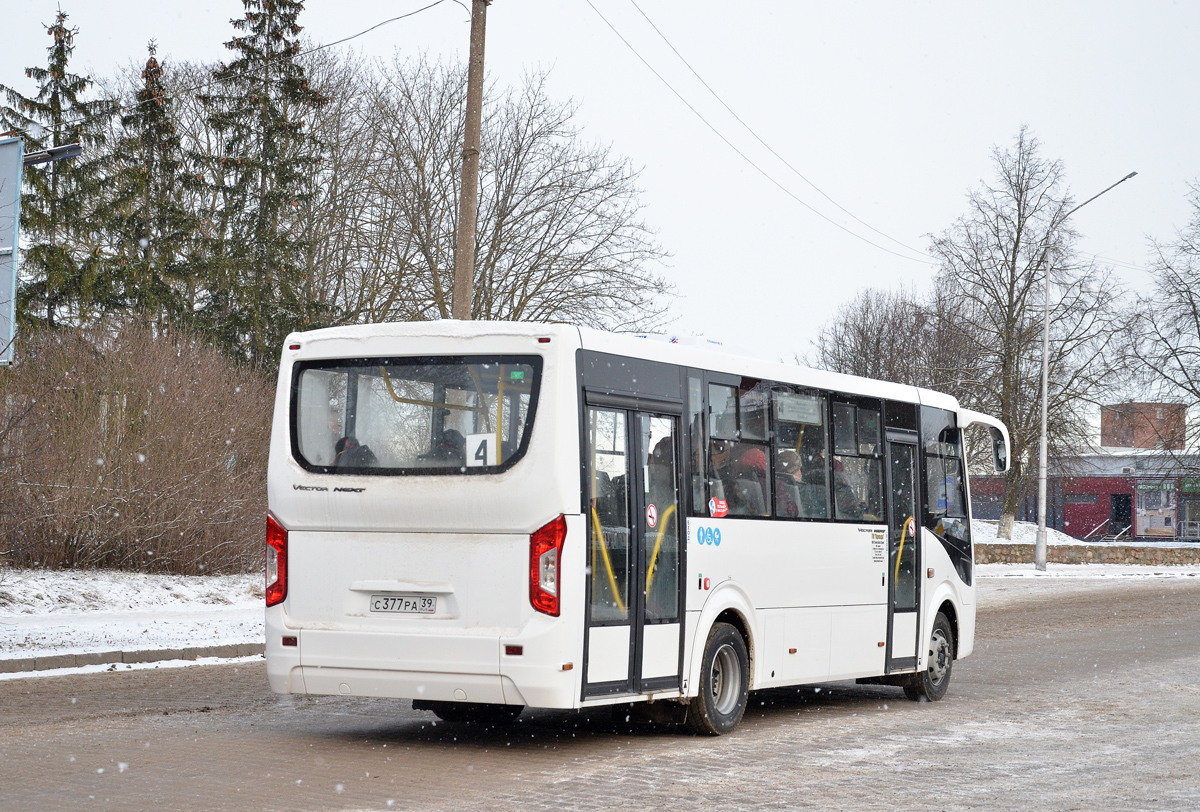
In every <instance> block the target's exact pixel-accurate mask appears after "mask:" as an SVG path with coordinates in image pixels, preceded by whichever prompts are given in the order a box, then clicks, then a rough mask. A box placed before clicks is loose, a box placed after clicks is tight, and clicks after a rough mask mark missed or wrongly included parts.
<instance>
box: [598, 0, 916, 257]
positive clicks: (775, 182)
mask: <svg viewBox="0 0 1200 812" xmlns="http://www.w3.org/2000/svg"><path fill="white" fill-rule="evenodd" d="M585 2H586V3H587V4H588V5H589V6H591V8H592V11H594V12H596V16H597V17H599V18H600V19H601V20H603V22H604V24H605V25H607V26H608V27H609V29H610V30H611V31H612V32H613V33H614V34H616V35H617V39H619V40H621V42H623V43H624V44H625V47H626V48H628V49H629V50H630V51H631V52H632V53H633V55H634V56H636V57H637V58H638V60H639V61H640V62H641V63H642V64H643V65H645V66H646V69H647V70H649V71H650V72H651V73H653V74H654V75H655V77H656V78H657V79H658V80H659V81H660V82H662V83H663V84H664V85H666V87H667V89H668V90H670V91H671V92H672V93H673V94H675V97H676V98H677V99H679V100H680V101H681V102H683V104H684V106H685V107H687V109H689V110H691V111H692V113H693V114H694V115H695V116H696V118H698V119H700V121H701V122H703V123H704V126H706V127H708V129H710V130H712V132H713V134H714V135H716V136H717V138H720V139H721V140H722V141H724V142H725V145H726V146H728V147H729V148H730V149H732V150H733V151H734V152H736V153H737V154H738V156H739V157H740V158H741V159H742V160H743V161H745V162H746V163H747V164H749V165H750V166H751V167H752V168H753V169H754V170H755V171H756V172H758V173H759V174H760V175H762V176H763V177H764V178H766V179H767V181H769V182H770V183H771V184H773V185H774V186H775V187H776V188H778V189H779V190H780V191H781V192H783V193H784V194H785V195H787V196H788V197H790V198H792V200H795V201H796V202H797V203H799V204H800V205H801V206H803V207H804V208H806V209H808V210H809V211H811V212H812V213H813V214H815V215H817V216H818V217H820V218H821V219H822V220H825V221H826V222H827V223H829V224H830V225H832V226H835V227H837V228H839V229H841V230H842V231H844V232H846V233H847V234H849V235H850V236H851V237H854V238H855V239H858V240H861V241H863V242H865V243H866V244H867V245H870V246H873V247H875V248H878V249H879V250H880V251H884V252H886V253H888V254H891V255H892V256H895V257H899V258H900V259H905V260H908V261H909V262H920V263H923V264H926V265H935V264H937V263H935V262H934V261H933V260H932V259H924V260H922V259H916V258H915V257H911V256H908V255H907V254H901V253H899V252H897V251H893V250H892V249H890V248H885V247H884V246H882V245H880V244H879V243H876V242H873V241H871V240H869V239H867V238H866V237H864V236H862V235H861V234H859V233H857V232H854V231H851V230H850V229H849V228H847V227H846V226H844V225H842V224H841V223H839V222H837V221H836V220H834V219H832V218H830V217H829V216H827V215H825V214H824V213H822V212H820V211H818V210H817V209H815V208H813V207H812V206H811V205H809V204H808V203H806V202H805V201H804V200H802V199H800V198H799V197H798V196H797V195H796V194H795V193H793V192H792V191H791V190H790V189H788V188H787V187H786V186H784V185H783V184H782V183H780V182H779V181H778V180H776V179H775V178H774V177H772V176H771V174H770V173H768V172H767V171H766V170H765V169H763V168H762V167H761V166H759V165H758V164H756V163H755V162H754V161H753V160H751V159H750V157H749V156H747V155H746V153H744V152H742V151H741V150H740V149H738V148H737V147H736V146H735V145H734V144H733V142H732V141H730V140H729V139H728V138H726V137H725V136H724V135H723V134H722V133H721V131H720V130H718V129H717V128H716V127H714V126H713V125H712V124H711V123H710V122H709V120H708V119H706V118H705V117H704V116H703V115H701V113H700V111H699V110H697V109H696V108H695V107H693V106H692V105H691V103H690V102H689V101H688V100H687V99H685V98H684V97H683V95H682V94H680V92H679V91H678V90H676V89H675V88H674V87H672V86H671V83H670V82H668V81H667V80H666V79H665V78H663V76H662V74H660V73H659V72H658V71H656V70H655V69H654V67H653V66H652V65H651V64H650V63H649V62H647V61H646V59H645V57H643V56H642V55H641V54H640V53H638V51H637V49H636V48H634V47H633V45H631V44H630V43H629V40H627V39H625V37H623V36H622V35H621V32H620V31H618V30H617V29H616V27H615V26H613V24H612V23H610V22H609V21H608V18H607V17H605V16H604V15H603V14H601V13H600V9H598V8H596V6H595V5H593V3H592V0H585Z"/></svg>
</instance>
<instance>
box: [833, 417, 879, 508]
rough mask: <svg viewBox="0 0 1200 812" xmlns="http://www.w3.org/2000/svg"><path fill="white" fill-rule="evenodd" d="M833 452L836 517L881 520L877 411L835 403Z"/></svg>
mask: <svg viewBox="0 0 1200 812" xmlns="http://www.w3.org/2000/svg"><path fill="white" fill-rule="evenodd" d="M833 452H834V457H833V509H834V515H835V516H836V518H838V519H850V520H852V521H870V522H882V521H884V519H885V517H884V514H883V460H882V453H883V443H882V441H881V438H880V425H879V409H878V408H874V409H871V408H866V407H863V406H856V405H854V404H852V403H834V404H833Z"/></svg>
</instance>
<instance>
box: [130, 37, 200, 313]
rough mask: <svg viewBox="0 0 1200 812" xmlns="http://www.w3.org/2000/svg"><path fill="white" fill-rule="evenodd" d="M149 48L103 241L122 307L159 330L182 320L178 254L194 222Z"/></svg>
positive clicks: (184, 269) (185, 284) (187, 178)
mask: <svg viewBox="0 0 1200 812" xmlns="http://www.w3.org/2000/svg"><path fill="white" fill-rule="evenodd" d="M156 50H157V49H156V46H155V43H154V42H153V41H151V42H150V44H149V46H148V51H149V54H148V58H147V60H146V66H145V68H144V69H143V70H142V75H141V78H142V84H141V87H140V88H139V89H138V92H137V94H136V97H135V101H134V103H133V105H131V106H130V108H129V109H128V111H127V112H126V114H125V115H123V116H122V117H121V127H122V137H121V139H120V142H119V144H118V145H117V149H116V150H115V151H114V163H115V164H116V174H115V180H116V183H115V184H114V188H115V189H116V196H115V199H114V200H113V205H112V218H111V221H110V222H111V231H110V239H111V241H112V245H113V255H112V258H111V262H113V263H114V264H115V266H116V267H115V268H114V271H113V275H114V277H116V278H119V279H120V280H121V296H122V300H123V302H124V304H125V305H126V306H127V307H129V308H131V309H132V310H133V311H134V312H136V313H138V314H139V315H141V316H143V317H145V318H147V319H149V320H152V321H153V322H155V323H157V324H158V325H159V327H160V328H163V327H165V326H166V325H167V324H169V323H174V322H179V321H180V320H185V319H186V318H187V317H188V316H189V308H188V302H189V300H190V297H189V296H188V293H189V292H190V289H191V287H192V284H191V283H192V279H191V277H190V274H189V266H188V265H187V263H186V262H185V261H184V252H185V248H186V245H187V243H188V240H189V239H190V238H191V236H192V234H193V233H194V231H195V227H196V218H195V217H194V216H193V215H192V213H191V212H190V211H189V210H188V208H187V207H186V206H185V205H184V204H183V203H182V201H181V200H180V191H181V190H182V189H184V188H186V187H187V186H188V185H189V184H190V182H191V181H192V176H191V174H189V173H187V172H186V171H185V169H184V166H183V148H182V145H181V141H180V136H179V132H178V130H177V128H176V123H175V119H174V115H173V111H172V99H171V96H170V95H169V93H168V91H167V87H166V85H165V83H164V76H163V67H162V65H160V64H159V62H158V59H157V58H156V56H155V52H156Z"/></svg>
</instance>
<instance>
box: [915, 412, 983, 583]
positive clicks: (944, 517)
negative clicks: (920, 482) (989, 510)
mask: <svg viewBox="0 0 1200 812" xmlns="http://www.w3.org/2000/svg"><path fill="white" fill-rule="evenodd" d="M959 435H960V431H959V429H958V428H957V427H956V425H955V419H954V414H953V412H948V411H946V410H945V409H934V408H932V407H929V406H922V407H921V448H922V451H923V452H924V453H923V457H924V461H925V511H924V513H925V521H924V524H925V526H926V527H928V528H929V529H930V530H932V531H933V532H934V533H936V534H937V536H938V538H939V539H941V540H942V542H943V544H944V545H945V546H946V551H947V553H949V554H950V557H951V560H953V561H954V566H955V569H957V570H958V573H959V576H960V577H962V579H963V582H964V583H967V584H969V583H971V563H972V556H971V528H970V523H969V519H968V516H967V503H966V488H965V487H964V479H965V471H964V465H963V458H962V444H961V442H960V439H959Z"/></svg>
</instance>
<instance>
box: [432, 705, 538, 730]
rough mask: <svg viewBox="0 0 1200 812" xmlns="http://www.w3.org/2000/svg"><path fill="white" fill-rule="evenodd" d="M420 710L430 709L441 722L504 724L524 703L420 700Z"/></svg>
mask: <svg viewBox="0 0 1200 812" xmlns="http://www.w3.org/2000/svg"><path fill="white" fill-rule="evenodd" d="M421 706H422V707H421V709H422V710H431V711H433V713H434V715H435V716H437V718H439V719H441V720H442V721H443V722H474V723H475V724H478V725H506V724H508V723H509V722H512V721H513V720H515V719H516V718H517V717H518V716H520V715H521V711H523V710H525V706H524V705H496V704H492V703H488V702H422V703H421Z"/></svg>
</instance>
